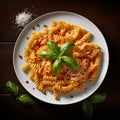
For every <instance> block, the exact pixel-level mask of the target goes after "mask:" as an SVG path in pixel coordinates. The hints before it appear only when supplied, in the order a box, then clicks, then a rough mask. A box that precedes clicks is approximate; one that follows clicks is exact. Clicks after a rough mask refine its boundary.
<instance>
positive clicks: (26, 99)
mask: <svg viewBox="0 0 120 120" xmlns="http://www.w3.org/2000/svg"><path fill="white" fill-rule="evenodd" d="M17 100H18V101H19V102H20V103H22V104H24V105H32V104H34V103H35V101H34V100H33V99H32V98H31V97H30V96H29V95H27V94H21V95H19V96H18V97H17Z"/></svg>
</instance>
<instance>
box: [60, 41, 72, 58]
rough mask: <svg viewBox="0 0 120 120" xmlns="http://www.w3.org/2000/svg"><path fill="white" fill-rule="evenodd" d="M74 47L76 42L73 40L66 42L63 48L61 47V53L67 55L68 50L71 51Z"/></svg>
mask: <svg viewBox="0 0 120 120" xmlns="http://www.w3.org/2000/svg"><path fill="white" fill-rule="evenodd" d="M73 47H74V43H73V42H66V43H64V44H63V45H62V47H61V49H60V55H61V56H62V55H65V54H67V53H68V52H70V51H71V50H72V49H73Z"/></svg>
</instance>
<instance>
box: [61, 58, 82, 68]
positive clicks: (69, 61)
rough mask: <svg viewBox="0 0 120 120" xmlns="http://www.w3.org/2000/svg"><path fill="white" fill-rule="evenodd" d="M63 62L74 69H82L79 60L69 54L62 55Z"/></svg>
mask: <svg viewBox="0 0 120 120" xmlns="http://www.w3.org/2000/svg"><path fill="white" fill-rule="evenodd" d="M62 60H63V62H64V63H65V64H66V65H67V66H68V67H70V68H72V69H74V70H80V66H79V65H78V64H77V62H76V61H75V60H74V59H73V58H72V57H69V56H62Z"/></svg>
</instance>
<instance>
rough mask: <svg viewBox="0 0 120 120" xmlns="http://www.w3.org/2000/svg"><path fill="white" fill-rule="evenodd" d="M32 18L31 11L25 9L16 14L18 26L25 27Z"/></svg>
mask: <svg viewBox="0 0 120 120" xmlns="http://www.w3.org/2000/svg"><path fill="white" fill-rule="evenodd" d="M31 19H32V14H31V13H30V12H26V11H23V12H21V13H18V15H17V16H16V24H17V25H18V27H24V26H25V25H26V24H27V23H28V22H30V20H31Z"/></svg>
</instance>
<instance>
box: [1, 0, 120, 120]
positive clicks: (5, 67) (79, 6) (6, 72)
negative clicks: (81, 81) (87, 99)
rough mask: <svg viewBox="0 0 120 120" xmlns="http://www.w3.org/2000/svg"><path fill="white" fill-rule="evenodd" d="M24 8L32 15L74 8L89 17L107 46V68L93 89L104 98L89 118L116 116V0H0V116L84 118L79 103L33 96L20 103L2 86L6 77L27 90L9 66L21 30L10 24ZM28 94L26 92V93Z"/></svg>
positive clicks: (119, 45)
mask: <svg viewBox="0 0 120 120" xmlns="http://www.w3.org/2000/svg"><path fill="white" fill-rule="evenodd" d="M25 9H27V10H28V11H30V12H31V13H33V14H34V16H33V19H34V18H36V17H38V16H40V15H42V14H44V13H48V12H52V11H57V10H64V11H70V12H75V13H78V14H80V15H83V16H84V17H86V18H88V19H89V20H91V21H92V22H93V23H95V24H96V25H97V27H98V28H99V29H100V30H101V32H102V33H103V35H104V37H105V39H106V42H107V44H108V48H109V55H110V56H109V57H110V61H109V68H108V72H107V74H106V76H105V79H104V82H103V83H102V85H101V86H100V88H99V89H98V90H97V91H96V92H99V93H106V94H107V98H106V100H105V101H104V102H102V103H99V104H95V105H94V108H93V116H92V118H93V120H98V119H100V120H101V119H109V118H111V119H117V118H120V117H119V114H120V78H119V77H120V72H119V70H120V63H119V62H120V54H119V52H120V4H119V2H116V0H113V1H107V0H106V2H105V1H103V0H97V1H95V2H94V1H93V0H92V1H91V0H89V2H88V1H86V0H84V2H83V1H82V0H81V1H80V0H78V1H71V0H60V1H57V0H52V1H51V0H1V1H0V68H1V69H0V117H1V118H4V119H6V118H7V117H8V118H10V119H11V120H12V119H15V120H43V119H52V120H57V119H61V120H62V119H69V118H71V119H74V120H75V119H79V120H85V116H84V115H83V113H82V110H81V107H80V105H81V103H80V102H79V103H75V104H72V105H66V106H65V105H64V106H58V105H51V104H47V103H44V102H42V101H40V100H37V99H35V98H33V99H34V100H35V101H36V104H34V105H32V106H24V105H22V104H21V103H19V102H17V101H16V100H15V99H14V98H13V97H12V96H11V95H10V93H9V92H8V90H7V89H6V86H5V83H6V81H8V80H11V81H13V82H15V83H16V84H17V85H18V86H19V88H20V91H21V92H22V93H27V91H26V90H25V89H24V88H23V86H22V85H21V84H20V82H19V81H18V79H17V77H16V74H15V71H14V68H13V58H12V56H13V48H14V45H15V42H16V40H17V37H18V35H19V34H20V32H21V30H19V29H17V28H16V27H14V21H15V16H16V14H18V13H19V12H21V11H24V10H25ZM27 94H28V93H27Z"/></svg>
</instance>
